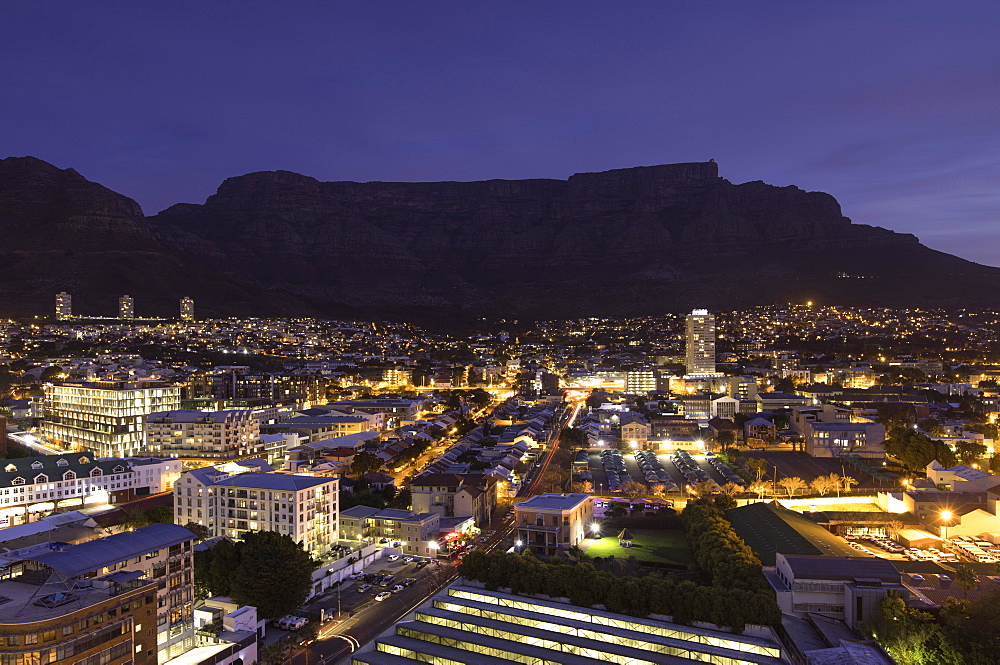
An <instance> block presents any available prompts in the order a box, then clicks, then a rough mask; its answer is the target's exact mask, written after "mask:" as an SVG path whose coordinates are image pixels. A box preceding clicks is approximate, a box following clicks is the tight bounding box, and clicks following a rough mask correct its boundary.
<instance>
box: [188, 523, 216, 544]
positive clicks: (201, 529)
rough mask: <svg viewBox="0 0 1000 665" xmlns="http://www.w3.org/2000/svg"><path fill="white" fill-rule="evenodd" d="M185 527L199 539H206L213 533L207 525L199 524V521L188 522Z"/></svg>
mask: <svg viewBox="0 0 1000 665" xmlns="http://www.w3.org/2000/svg"><path fill="white" fill-rule="evenodd" d="M184 528H185V529H187V530H188V531H190V532H191V533H193V534H194V535H195V537H196V538H197V539H198V540H205V539H206V538H208V537H209V536H210V535H211V534H212V532H211V531H209V529H208V527H207V526H205V525H204V524H198V523H197V522H188V523H187V524H185V525H184Z"/></svg>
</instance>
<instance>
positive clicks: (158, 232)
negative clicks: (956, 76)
mask: <svg viewBox="0 0 1000 665" xmlns="http://www.w3.org/2000/svg"><path fill="white" fill-rule="evenodd" d="M60 252H62V256H61V259H59V260H56V259H57V258H59V257H58V256H55V257H54V256H53V254H55V255H59V253H60ZM66 252H70V254H67V253H66ZM77 255H82V256H84V260H80V259H79V258H75V257H77ZM26 261H27V263H25V262H26ZM17 265H21V266H22V267H23V266H25V265H37V266H38V269H37V270H32V271H31V274H29V275H26V274H23V272H22V271H21V270H17V269H12V266H14V267H15V268H16V266H17ZM997 286H1000V269H997V268H991V267H988V266H981V265H979V264H976V263H973V262H971V261H966V260H964V259H961V258H959V257H954V256H951V255H948V254H944V253H942V252H937V251H936V250H932V249H930V248H927V247H925V246H923V245H922V244H920V243H919V240H918V239H917V238H916V237H915V236H913V235H911V234H900V233H896V232H894V231H891V230H888V229H883V228H881V227H875V226H868V225H864V224H855V223H853V222H852V221H851V220H850V219H849V218H848V217H846V216H844V215H843V213H842V210H841V207H840V204H839V203H838V202H837V200H836V198H834V197H833V196H831V195H830V194H827V193H824V192H807V191H805V190H802V189H800V188H798V187H796V186H794V185H789V186H784V187H776V186H773V185H768V184H766V183H764V182H762V181H759V180H758V181H750V182H746V183H740V184H733V183H732V182H730V181H728V180H726V179H725V178H722V177H720V176H719V174H718V165H717V164H716V163H715V162H714V161H709V162H689V163H681V164H663V165H654V166H642V167H631V168H625V169H614V170H610V171H599V172H585V173H577V174H573V175H572V176H570V177H569V178H567V179H565V180H559V179H548V178H536V179H527V180H505V179H494V180H482V181H442V182H384V181H371V182H365V183H360V182H351V181H332V182H324V181H320V180H318V179H316V178H313V177H310V176H305V175H301V174H297V173H294V172H291V171H257V172H253V173H248V174H245V175H242V176H235V177H231V178H227V179H225V180H224V181H223V182H222V183H221V184H220V186H219V187H218V189H217V191H216V192H215V193H214V194H212V195H211V196H209V197H208V198H207V199H206V201H205V202H204V203H201V204H194V203H178V204H175V205H173V206H169V207H168V208H165V209H164V210H162V211H160V212H159V213H157V214H155V215H151V216H148V217H146V216H144V215H143V214H142V211H141V208H139V206H138V204H137V203H135V202H134V201H133V200H132V199H129V198H128V197H126V196H123V195H121V194H118V193H116V192H113V191H112V190H110V189H107V188H106V187H103V186H102V185H99V184H98V183H92V182H90V181H88V180H86V179H85V178H84V177H83V176H81V175H80V174H78V173H77V172H76V171H73V170H72V169H57V168H56V167H54V166H52V165H51V164H48V163H47V162H44V161H42V160H38V159H36V158H7V159H4V160H0V307H4V308H5V309H7V310H8V311H11V312H13V313H14V314H18V315H23V314H33V313H47V312H48V311H49V309H50V308H49V307H48V304H49V303H50V302H51V299H52V296H53V295H54V294H55V293H56V292H57V291H59V290H63V289H67V290H71V291H72V292H74V299H75V302H79V303H80V304H81V307H83V306H86V307H95V308H99V309H101V310H104V313H112V312H113V308H112V310H111V312H108V311H106V310H107V309H108V307H109V303H112V302H113V298H112V296H113V297H114V299H116V298H117V296H116V295H114V294H115V293H116V292H117V293H118V294H120V293H125V292H129V293H130V294H131V295H133V296H134V297H136V302H137V308H138V309H139V311H140V313H141V312H142V311H143V307H144V302H143V301H144V300H145V301H146V303H145V306H146V307H147V309H149V310H150V311H151V313H158V314H172V313H174V312H175V309H176V308H175V305H176V301H177V299H179V298H180V297H181V296H185V295H189V296H191V297H194V298H195V300H196V303H198V308H199V313H200V314H202V315H208V314H212V315H227V314H239V315H250V314H260V315H295V314H301V315H316V316H346V315H352V316H373V317H379V316H389V317H394V318H395V317H401V318H418V319H435V318H439V319H440V318H442V317H445V318H447V317H461V316H480V315H485V316H519V317H524V318H548V317H553V318H555V317H562V316H580V315H589V314H608V315H629V314H652V313H656V311H665V310H679V309H683V308H686V307H690V306H695V305H699V306H709V307H715V308H732V307H739V306H746V305H753V304H765V303H767V302H790V301H800V300H803V299H812V300H822V301H826V302H838V303H839V304H885V305H892V304H898V305H911V304H912V305H928V306H929V305H935V304H936V305H945V306H948V305H952V306H966V305H967V306H979V305H989V306H993V305H995V304H996V301H997V299H1000V297H997V296H992V295H990V294H991V293H996V289H995V287H997ZM181 291H183V292H181ZM77 294H79V295H77Z"/></svg>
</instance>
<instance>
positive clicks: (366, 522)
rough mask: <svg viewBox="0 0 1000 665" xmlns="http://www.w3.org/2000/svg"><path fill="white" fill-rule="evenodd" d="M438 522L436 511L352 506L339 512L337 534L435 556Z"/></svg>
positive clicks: (439, 529)
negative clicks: (338, 531)
mask: <svg viewBox="0 0 1000 665" xmlns="http://www.w3.org/2000/svg"><path fill="white" fill-rule="evenodd" d="M440 522H441V516H440V515H439V514H438V513H430V512H428V513H416V512H413V511H410V510H399V509H394V508H386V509H384V510H379V509H378V508H372V507H371V506H353V507H351V508H348V509H347V510H344V511H343V512H341V513H340V534H341V538H343V539H344V540H356V541H361V542H365V543H373V544H377V545H385V546H387V547H398V548H400V549H401V550H403V552H405V553H406V554H417V555H420V556H434V555H435V554H436V553H437V544H438V542H437V541H438V535H439V534H440V531H441V528H440Z"/></svg>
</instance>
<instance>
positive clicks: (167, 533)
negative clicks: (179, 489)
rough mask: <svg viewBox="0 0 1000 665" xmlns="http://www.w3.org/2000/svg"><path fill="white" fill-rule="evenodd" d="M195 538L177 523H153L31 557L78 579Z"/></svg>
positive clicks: (32, 559) (30, 558)
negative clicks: (95, 571)
mask: <svg viewBox="0 0 1000 665" xmlns="http://www.w3.org/2000/svg"><path fill="white" fill-rule="evenodd" d="M194 538H195V535H194V534H193V533H191V532H190V531H188V530H187V529H185V528H184V527H182V526H178V525H176V524H150V525H149V526H144V527H141V528H139V529H136V530H135V531H126V532H124V533H116V534H114V535H112V536H107V537H105V538H99V539H97V540H91V541H88V542H86V543H80V544H79V545H72V546H70V547H67V548H66V549H64V550H62V551H60V552H46V553H44V554H41V555H38V556H33V557H28V558H29V560H31V561H38V562H39V563H44V564H45V565H46V566H49V567H50V568H53V569H54V570H57V571H59V572H60V573H62V574H63V575H66V576H67V577H74V576H76V575H82V574H83V573H87V572H90V571H94V570H97V569H98V568H103V567H105V566H110V565H111V564H114V563H118V562H120V561H126V560H128V559H132V558H135V557H137V556H139V555H141V554H145V553H147V552H153V551H155V550H160V549H163V548H165V547H170V546H172V545H177V544H179V543H183V542H184V541H187V540H193V539H194Z"/></svg>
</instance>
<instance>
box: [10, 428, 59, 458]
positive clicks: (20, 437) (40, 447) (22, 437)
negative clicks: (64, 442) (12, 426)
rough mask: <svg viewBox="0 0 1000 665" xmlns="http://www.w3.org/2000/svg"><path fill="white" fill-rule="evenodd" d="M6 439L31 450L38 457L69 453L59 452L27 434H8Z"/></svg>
mask: <svg viewBox="0 0 1000 665" xmlns="http://www.w3.org/2000/svg"><path fill="white" fill-rule="evenodd" d="M7 438H9V439H11V440H12V441H15V442H17V443H20V444H21V445H22V446H24V447H25V448H27V449H28V450H33V451H35V452H36V453H38V454H39V455H60V454H62V453H66V452H69V451H67V450H61V449H59V448H55V447H53V446H50V445H47V444H45V443H42V441H41V440H40V439H39V438H38V437H36V436H35V435H34V434H30V433H28V432H8V433H7Z"/></svg>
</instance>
